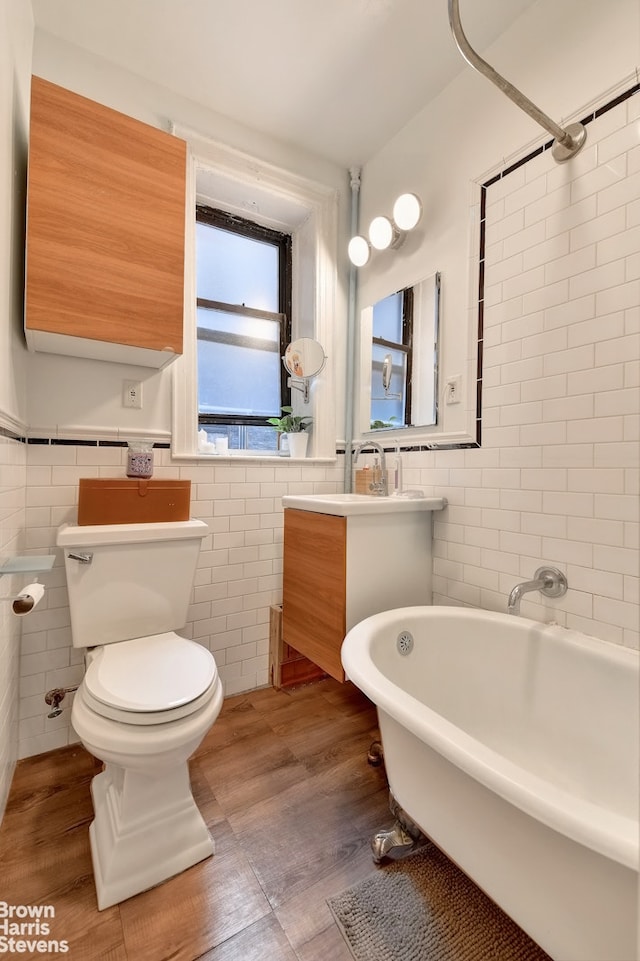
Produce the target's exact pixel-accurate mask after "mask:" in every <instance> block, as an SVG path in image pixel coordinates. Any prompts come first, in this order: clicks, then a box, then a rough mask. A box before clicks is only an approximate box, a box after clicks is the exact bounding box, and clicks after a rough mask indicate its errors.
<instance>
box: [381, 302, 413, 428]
mask: <svg viewBox="0 0 640 961" xmlns="http://www.w3.org/2000/svg"><path fill="white" fill-rule="evenodd" d="M412 340H413V287H406V288H405V289H404V290H399V291H397V292H396V293H394V294H390V295H389V296H388V297H385V298H384V299H383V300H380V301H378V303H377V304H375V305H374V307H373V336H372V345H371V429H372V430H379V429H383V428H385V427H405V426H407V425H409V424H410V423H411V372H412V360H413V357H412Z"/></svg>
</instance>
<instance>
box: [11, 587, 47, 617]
mask: <svg viewBox="0 0 640 961" xmlns="http://www.w3.org/2000/svg"><path fill="white" fill-rule="evenodd" d="M43 596H44V585H43V584H40V583H39V582H38V581H34V583H33V584H28V585H27V586H26V587H24V588H23V589H22V591H21V592H20V593H19V594H8V595H6V596H5V597H0V601H11V602H12V603H11V609H12V610H13V613H14V614H17V615H18V616H24V615H25V614H28V613H29V612H30V611H32V610H33V608H34V607H35V606H36V604H39V603H40V601H41V600H42V598H43Z"/></svg>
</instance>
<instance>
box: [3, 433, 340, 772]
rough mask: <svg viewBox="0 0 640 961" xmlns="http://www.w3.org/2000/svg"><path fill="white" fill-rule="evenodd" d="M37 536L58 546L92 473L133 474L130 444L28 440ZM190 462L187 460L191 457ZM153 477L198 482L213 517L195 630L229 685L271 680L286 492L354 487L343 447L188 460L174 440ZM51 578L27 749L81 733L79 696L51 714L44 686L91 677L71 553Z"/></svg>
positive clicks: (29, 643)
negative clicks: (74, 715) (324, 458)
mask: <svg viewBox="0 0 640 961" xmlns="http://www.w3.org/2000/svg"><path fill="white" fill-rule="evenodd" d="M27 463H28V466H27V480H26V483H27V507H26V526H27V542H28V546H29V548H30V549H32V550H34V551H35V552H37V551H39V552H40V553H49V551H51V550H54V549H55V540H56V534H57V529H58V527H59V526H60V524H63V523H65V522H71V523H75V521H76V519H77V503H78V481H79V480H80V478H81V477H114V476H118V477H124V476H125V467H126V450H125V449H123V448H118V447H109V446H102V445H100V446H98V447H96V446H84V445H75V444H61V445H59V444H29V445H27ZM183 463H184V462H183ZM154 477H155V478H157V479H159V480H161V479H163V478H164V479H169V478H176V477H180V478H182V479H185V480H186V479H189V480H190V481H191V514H192V516H193V517H197V518H199V519H201V520H203V521H206V522H207V524H208V525H209V528H210V531H211V533H210V534H209V535H208V536H207V537H206V538H205V539H204V541H203V543H202V550H201V552H200V557H199V561H198V567H197V571H196V578H195V586H194V590H193V596H192V603H191V605H190V608H189V617H188V622H187V625H186V628H185V630H184V631H181V633H182V634H184V636H186V637H190V638H193V639H194V640H196V641H198V643H200V644H203V645H204V646H205V647H208V648H209V650H211V651H212V652H213V654H214V655H215V658H216V662H217V665H218V669H219V671H220V675H221V677H222V680H223V682H224V688H225V694H226V695H227V696H229V695H231V694H237V693H239V692H241V691H247V690H252V689H254V688H256V687H262V686H264V685H266V684H268V683H269V608H270V606H271V605H272V604H277V603H280V602H281V601H282V541H283V517H284V515H283V509H282V495H283V494H322V493H334V492H335V491H338V490H342V488H343V479H344V476H343V468H342V458H339V462H337V463H336V464H327V465H326V466H319V465H316V464H313V463H311V462H310V463H309V464H308V465H303V464H296V465H293V464H291V465H287V464H286V463H284V462H282V464H280V463H278V464H274V463H273V461H271V462H266V461H264V460H260V459H256V460H255V463H254V462H251V463H248V462H247V461H244V462H243V463H242V464H238V465H237V466H236V465H235V464H233V463H231V462H230V461H228V460H227V461H225V462H220V463H217V464H216V463H215V462H209V463H206V464H203V463H202V462H197V461H194V462H193V463H188V462H187V463H186V464H184V466H179V465H178V463H177V462H172V460H171V455H170V452H169V451H168V450H156V451H155V468H154ZM58 554H59V556H58V557H57V559H56V564H55V566H54V569H53V571H52V572H51V573H49V574H47V575H46V578H43V581H44V582H45V583H46V585H47V590H46V594H45V598H44V600H43V602H42V603H41V604H40V605H39V606H38V608H37V610H35V611H34V612H33V613H32V614H30V615H29V616H28V617H26V618H24V619H23V640H22V658H21V678H22V689H21V699H20V726H19V756H20V757H27V756H30V755H32V754H38V753H40V752H42V751H47V750H51V749H52V748H55V747H60V746H62V745H64V744H67V743H70V742H73V741H75V740H77V738H76V737H75V734H74V732H73V729H72V728H71V727H70V710H69V708H70V707H71V704H72V703H73V695H72V694H71V695H67V697H66V698H65V701H64V703H63V707H64V708H65V710H64V711H63V713H62V714H61V715H60V716H59V717H57V718H48V717H47V712H48V709H47V708H46V706H45V704H44V700H43V698H44V694H45V692H46V691H47V690H49V689H50V688H52V687H73V686H75V685H77V684H79V682H80V681H81V679H82V675H83V657H82V651H80V650H75V649H74V648H73V647H72V645H71V627H70V620H69V606H68V598H67V592H66V586H65V575H64V566H63V560H62V552H61V551H58Z"/></svg>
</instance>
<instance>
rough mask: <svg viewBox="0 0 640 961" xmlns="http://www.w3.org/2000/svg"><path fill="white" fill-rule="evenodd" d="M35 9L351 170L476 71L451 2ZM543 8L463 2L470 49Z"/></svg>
mask: <svg viewBox="0 0 640 961" xmlns="http://www.w3.org/2000/svg"><path fill="white" fill-rule="evenodd" d="M31 2H32V6H33V11H34V16H35V21H36V27H37V28H38V29H41V30H44V31H46V32H49V33H52V34H54V35H56V36H58V37H60V38H62V39H63V40H66V41H68V42H70V43H73V44H76V45H77V46H80V47H83V48H85V49H86V50H88V51H90V52H91V53H93V54H96V55H97V56H99V57H103V58H105V59H106V60H109V61H111V62H112V63H114V64H116V65H118V66H120V67H124V68H126V69H127V70H130V71H133V72H134V73H136V74H138V75H139V76H141V77H143V78H145V79H146V80H151V81H155V82H156V83H159V84H161V85H163V86H165V87H168V88H170V89H171V90H173V91H174V92H175V93H178V94H181V95H182V96H184V97H188V98H189V99H191V100H193V101H196V102H197V103H200V104H202V105H204V106H206V107H208V108H210V109H211V110H214V111H216V112H218V113H220V114H223V115H225V116H227V117H231V118H233V119H234V120H236V121H238V122H240V123H242V124H245V125H246V126H248V127H251V128H253V129H255V130H259V131H261V132H263V133H266V134H269V135H270V136H272V137H276V138H277V139H279V140H281V141H284V142H286V143H290V144H293V145H295V146H297V147H300V148H302V149H305V150H307V151H309V152H311V153H313V154H316V155H319V156H322V157H325V158H327V159H329V160H332V161H334V162H336V163H338V164H340V165H341V166H344V167H348V166H351V165H358V164H362V163H364V162H365V161H366V160H368V159H369V158H370V157H371V156H372V155H373V154H375V153H376V151H377V150H379V148H380V147H381V146H382V145H383V144H385V143H386V142H387V141H388V140H390V139H391V137H393V135H394V134H395V133H397V131H398V130H400V129H401V128H402V127H403V126H404V124H405V123H407V121H408V120H410V119H411V117H413V116H414V115H415V114H416V113H417V112H418V111H419V110H420V109H421V108H422V107H423V106H424V105H425V104H426V103H427V102H428V101H429V100H430V99H431V98H432V97H434V96H435V95H436V94H437V93H438V92H439V91H440V90H442V88H443V87H444V86H446V84H447V83H449V82H450V81H451V80H452V79H453V77H454V76H455V75H456V74H457V73H459V72H460V71H461V70H470V69H471V67H468V66H467V65H466V64H465V63H464V61H463V60H462V57H461V56H460V54H459V53H458V51H457V49H456V47H455V44H454V41H453V39H452V37H451V33H450V30H449V22H448V14H447V0H31ZM534 2H535V0H462V2H461V3H460V15H461V19H462V23H463V26H464V30H465V33H466V35H467V37H468V39H469V42H470V43H471V45H472V46H473V47H474V48H475V49H476V50H477V51H478V52H480V53H482V52H483V50H484V49H485V48H486V47H487V46H488V45H489V44H490V43H491V42H492V41H493V40H494V39H495V38H496V37H497V36H498V35H499V34H500V33H502V32H503V31H504V30H505V29H506V28H507V27H508V26H509V25H510V24H511V23H512V22H513V21H514V20H515V19H517V17H518V16H520V14H521V13H522V12H523V11H524V10H525V9H526V8H527V7H529V6H531V4H532V3H534ZM496 69H499V66H498V65H496ZM510 79H511V78H510ZM514 82H517V81H516V80H515V79H514ZM478 83H487V81H486V80H485V79H484V78H481V77H478Z"/></svg>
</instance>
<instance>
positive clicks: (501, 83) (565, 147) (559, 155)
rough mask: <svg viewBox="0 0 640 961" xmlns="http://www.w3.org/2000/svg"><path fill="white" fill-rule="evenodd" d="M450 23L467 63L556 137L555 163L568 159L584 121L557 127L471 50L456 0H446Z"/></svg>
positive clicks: (577, 147)
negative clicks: (447, 0)
mask: <svg viewBox="0 0 640 961" xmlns="http://www.w3.org/2000/svg"><path fill="white" fill-rule="evenodd" d="M449 25H450V27H451V33H452V34H453V39H454V40H455V42H456V45H457V47H458V50H459V51H460V53H461V54H462V56H463V57H464V59H465V60H466V61H467V63H468V64H470V65H471V66H472V67H474V68H475V69H476V70H478V71H479V72H480V73H482V74H484V76H485V77H487V79H489V80H490V81H491V82H492V83H494V84H495V85H496V87H499V88H500V90H502V92H503V93H505V94H506V95H507V97H508V98H509V99H510V100H512V101H513V102H514V103H515V104H516V106H518V107H520V108H521V109H522V110H524V112H525V113H528V114H529V116H530V117H532V118H533V119H534V120H535V121H536V123H539V124H540V126H542V127H544V129H545V130H548V132H549V133H550V134H552V136H553V137H555V143H554V145H553V147H552V149H551V153H552V155H553V158H554V160H556V161H557V162H558V163H564V162H565V160H569V158H570V157H573V156H575V154H577V153H578V151H579V150H580V149H581V148H582V146H583V145H584V142H585V140H586V139H587V131H586V130H585V128H584V126H583V124H581V123H571V124H569V125H568V126H567V127H566V128H563V127H560V126H558V124H557V123H554V121H553V120H551V118H550V117H547V115H546V113H543V112H542V110H540V109H539V108H538V107H536V105H535V104H534V103H532V102H531V100H529V98H528V97H525V95H524V94H523V93H521V92H520V91H519V90H518V89H517V87H514V86H513V84H511V83H509V81H508V80H505V78H504V77H502V76H501V75H500V74H499V73H498V72H497V70H494V69H493V67H492V66H491V65H490V64H488V63H487V61H486V60H483V59H482V57H481V56H479V54H477V53H476V51H475V50H474V49H473V47H472V46H471V44H470V43H469V41H468V40H467V38H466V36H465V33H464V30H463V29H462V23H461V22H460V9H459V0H449Z"/></svg>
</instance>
